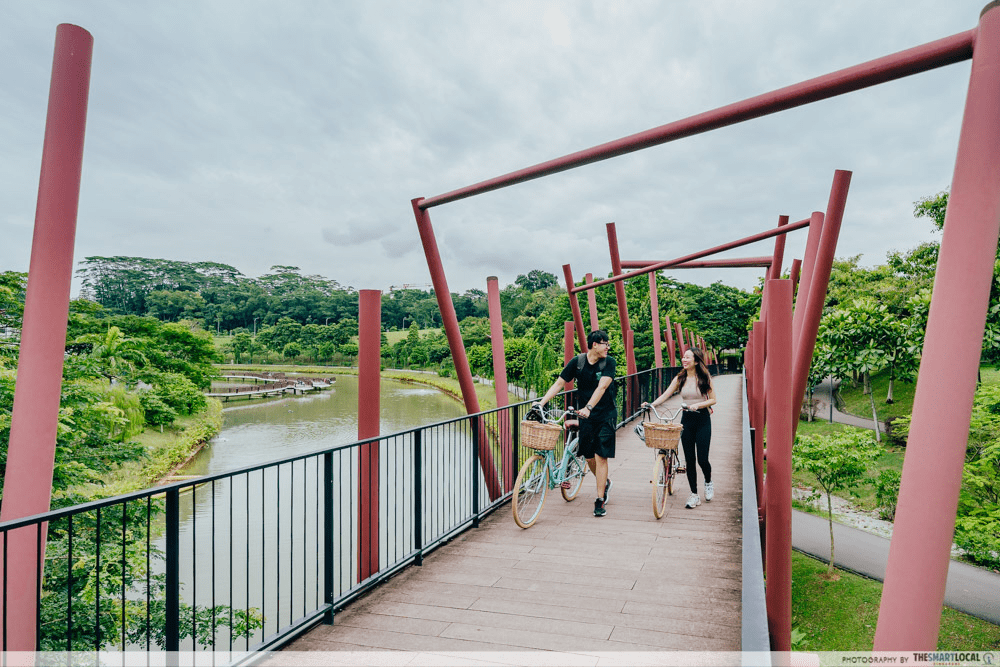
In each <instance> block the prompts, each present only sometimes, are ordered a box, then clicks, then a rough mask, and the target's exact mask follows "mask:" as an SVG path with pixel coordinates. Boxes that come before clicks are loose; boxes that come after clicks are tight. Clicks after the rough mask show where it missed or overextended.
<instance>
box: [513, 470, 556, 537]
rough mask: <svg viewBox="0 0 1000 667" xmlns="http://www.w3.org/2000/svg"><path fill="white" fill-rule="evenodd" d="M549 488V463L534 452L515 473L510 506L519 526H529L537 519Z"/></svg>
mask: <svg viewBox="0 0 1000 667" xmlns="http://www.w3.org/2000/svg"><path fill="white" fill-rule="evenodd" d="M548 488H549V464H548V462H546V460H545V457H544V456H541V455H539V454H535V455H534V456H531V457H529V458H528V460H527V461H525V462H524V465H523V466H521V470H520V471H519V472H518V473H517V481H516V482H514V493H513V499H512V502H511V507H512V508H513V510H514V522H515V523H516V524H517V525H519V526H520V527H521V528H530V527H531V526H532V524H534V523H535V521H536V520H537V519H538V514H539V513H540V512H541V511H542V505H543V504H544V503H545V492H546V491H547V490H548Z"/></svg>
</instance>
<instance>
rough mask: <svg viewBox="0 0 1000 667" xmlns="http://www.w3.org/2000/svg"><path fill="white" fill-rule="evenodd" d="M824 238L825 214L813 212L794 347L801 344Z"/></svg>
mask: <svg viewBox="0 0 1000 667" xmlns="http://www.w3.org/2000/svg"><path fill="white" fill-rule="evenodd" d="M822 236H823V214H822V213H820V212H819V211H813V214H812V224H811V225H809V236H808V237H807V238H806V253H805V258H804V259H803V260H802V281H801V285H800V286H799V292H798V296H796V298H795V312H794V313H793V314H792V345H793V346H794V347H797V346H798V344H799V330H800V329H801V328H802V316H803V314H804V313H805V312H806V303H807V302H808V301H809V283H810V282H812V271H813V265H815V264H816V250H817V249H818V248H819V240H820V237H822ZM824 299H825V296H824Z"/></svg>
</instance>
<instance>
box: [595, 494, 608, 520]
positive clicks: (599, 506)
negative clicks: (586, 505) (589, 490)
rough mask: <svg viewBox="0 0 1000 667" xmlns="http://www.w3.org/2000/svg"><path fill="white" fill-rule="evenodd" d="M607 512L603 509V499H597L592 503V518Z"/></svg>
mask: <svg viewBox="0 0 1000 667" xmlns="http://www.w3.org/2000/svg"><path fill="white" fill-rule="evenodd" d="M607 513H608V511H607V510H606V509H604V498H598V499H597V500H595V501H594V516H604V515H605V514H607Z"/></svg>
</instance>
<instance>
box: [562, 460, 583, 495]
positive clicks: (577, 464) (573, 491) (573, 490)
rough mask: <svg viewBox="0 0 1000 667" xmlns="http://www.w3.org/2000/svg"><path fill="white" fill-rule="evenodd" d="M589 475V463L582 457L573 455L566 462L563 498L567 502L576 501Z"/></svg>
mask: <svg viewBox="0 0 1000 667" xmlns="http://www.w3.org/2000/svg"><path fill="white" fill-rule="evenodd" d="M586 475H587V463H586V461H585V460H584V458H583V457H582V456H577V455H573V456H571V457H569V460H568V461H566V479H564V480H563V483H562V488H561V489H560V491H562V497H563V500H565V501H566V502H570V501H571V500H575V499H576V496H577V494H579V493H580V487H581V486H583V478H584V477H586Z"/></svg>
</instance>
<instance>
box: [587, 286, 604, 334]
mask: <svg viewBox="0 0 1000 667" xmlns="http://www.w3.org/2000/svg"><path fill="white" fill-rule="evenodd" d="M583 282H584V284H587V283H592V282H594V274H592V273H588V274H587V275H585V276H584V277H583ZM587 305H588V306H589V307H590V330H591V331H596V330H597V329H600V328H601V320H600V318H599V317H598V316H597V291H596V290H592V289H589V290H587Z"/></svg>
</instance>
